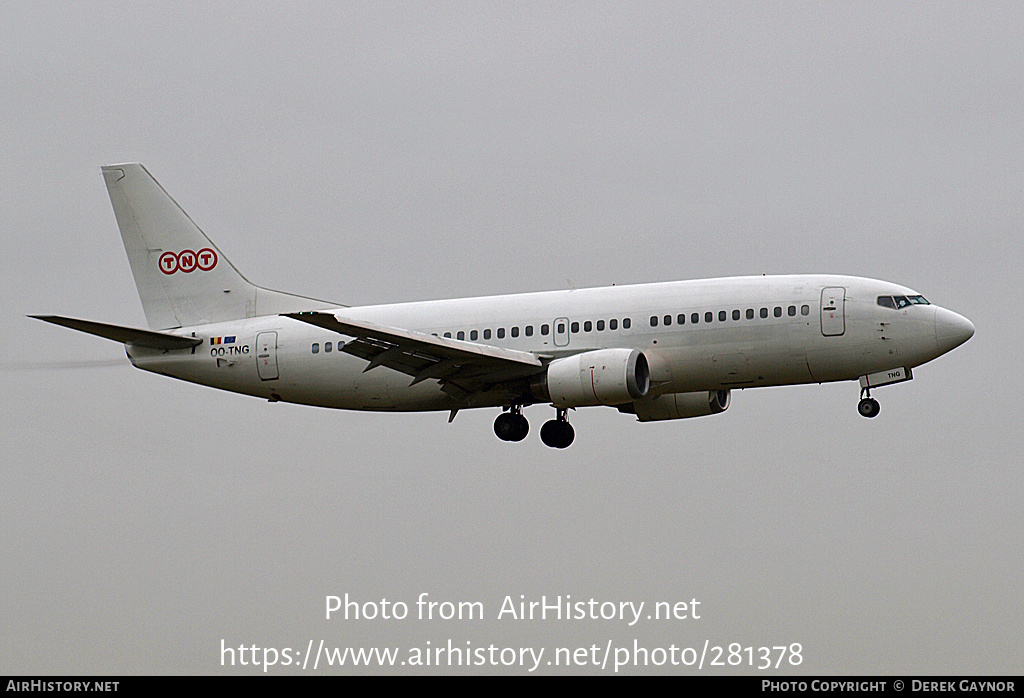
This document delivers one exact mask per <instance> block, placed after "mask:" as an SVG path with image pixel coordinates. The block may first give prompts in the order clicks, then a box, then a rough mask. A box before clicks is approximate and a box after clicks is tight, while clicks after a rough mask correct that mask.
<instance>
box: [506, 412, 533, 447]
mask: <svg viewBox="0 0 1024 698" xmlns="http://www.w3.org/2000/svg"><path fill="white" fill-rule="evenodd" d="M512 421H513V423H514V424H515V433H514V434H513V435H512V438H510V439H509V441H522V440H523V439H525V438H526V435H527V434H529V433H530V422H529V421H527V419H526V417H524V416H523V415H521V414H516V415H512Z"/></svg>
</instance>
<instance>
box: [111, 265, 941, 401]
mask: <svg viewBox="0 0 1024 698" xmlns="http://www.w3.org/2000/svg"><path fill="white" fill-rule="evenodd" d="M879 296H906V297H913V296H916V294H915V292H914V291H912V290H911V289H908V288H906V287H903V286H899V285H896V284H892V283H889V282H885V281H877V280H873V279H865V278H860V277H850V276H833V275H793V276H751V277H735V278H723V279H705V280H694V281H677V282H666V283H654V284H642V285H631V286H609V287H603V288H588V289H579V290H570V291H549V292H540V293H526V294H515V295H505V296H489V297H479V298H460V299H450V300H439V301H423V302H414V303H396V304H389V305H375V306H364V307H356V308H338V309H337V312H339V313H344V315H345V316H347V317H349V318H354V319H357V320H365V321H369V322H373V323H376V324H380V325H387V326H394V327H405V328H409V329H412V330H417V331H419V332H423V333H428V334H433V335H438V336H442V337H451V338H456V339H462V340H463V341H469V342H474V343H480V344H487V345H492V346H500V347H506V348H510V349H517V350H520V351H525V352H531V353H534V354H537V355H542V356H545V357H551V358H558V357H562V356H568V355H572V354H578V353H581V352H586V351H591V350H595V349H602V348H612V347H617V348H629V349H638V350H641V351H642V352H643V353H644V355H645V356H646V357H647V360H648V362H649V364H650V372H651V395H652V396H656V395H660V394H665V393H689V392H696V391H712V390H722V389H731V388H748V387H762V386H777V385H793V384H800V383H824V382H829V381H841V380H856V379H857V378H858V377H860V376H864V375H867V374H873V373H876V372H879V371H885V370H889V369H895V368H899V367H904V368H913V367H915V366H919V365H920V364H923V363H925V362H926V361H930V360H931V359H934V358H935V357H937V356H939V355H940V354H942V353H944V352H945V351H948V349H949V348H950V347H945V348H944V347H943V345H942V341H943V340H942V334H943V331H944V330H943V327H944V323H945V324H949V323H953V324H956V322H957V320H956V318H959V316H957V315H956V314H955V313H951V312H950V311H946V310H944V309H942V308H939V307H938V306H935V305H931V304H927V305H922V304H910V305H906V306H905V307H903V308H898V309H897V308H889V307H883V306H880V305H879V304H878V300H877V299H878V297H879ZM652 318H657V320H656V323H657V324H656V325H655V324H654V322H653V321H652ZM666 320H667V322H666ZM599 328H600V329H599ZM950 331H952V330H950ZM173 333H174V334H179V335H183V336H195V337H197V338H201V339H203V343H202V344H201V345H200V346H198V347H195V348H193V349H188V350H176V351H162V350H155V349H146V348H142V347H134V346H129V356H130V358H131V360H132V363H133V364H134V365H135V366H137V367H139V368H141V369H144V370H148V371H153V372H156V373H160V374H163V375H167V376H173V377H175V378H180V379H183V380H187V381H191V382H195V383H202V384H205V385H210V386H213V387H217V388H221V389H223V390H230V391H233V392H238V393H244V394H247V395H255V396H260V397H265V398H269V399H273V400H282V401H285V402H294V403H301V404H308V405H318V406H322V407H332V408H343V409H355V410H387V411H425V410H451V409H458V408H461V407H466V406H467V405H466V404H465V403H464V402H460V401H457V400H454V399H453V398H452V397H451V396H450V395H448V394H447V393H445V392H443V391H442V390H441V389H440V386H439V385H438V383H437V382H436V381H423V382H420V383H418V384H416V385H413V386H411V387H410V385H409V382H410V381H409V377H408V376H406V375H404V374H402V373H399V372H396V371H392V370H388V369H387V368H383V367H380V368H376V369H375V370H370V371H365V369H366V367H367V362H366V361H365V360H363V359H361V358H359V357H356V356H352V355H350V354H347V353H345V352H341V351H339V349H340V346H341V345H342V344H344V342H345V338H344V337H342V336H340V335H338V334H337V333H335V332H331V331H328V330H324V329H321V328H319V327H315V326H311V325H308V324H306V323H302V322H298V321H296V320H293V319H291V318H288V317H284V316H281V315H273V316H265V317H254V318H248V319H244V320H235V321H231V322H221V323H215V324H205V325H201V326H196V327H187V328H182V329H179V330H174V331H173ZM947 334H949V332H947ZM513 335H514V336H513ZM225 340H227V341H225ZM503 401H504V398H503V397H502V396H500V395H497V394H495V395H493V396H489V395H488V393H486V392H484V393H481V394H480V395H478V396H476V399H475V401H474V402H473V404H471V405H469V406H473V407H486V406H501V405H502V403H503Z"/></svg>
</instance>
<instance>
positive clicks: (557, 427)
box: [540, 419, 576, 448]
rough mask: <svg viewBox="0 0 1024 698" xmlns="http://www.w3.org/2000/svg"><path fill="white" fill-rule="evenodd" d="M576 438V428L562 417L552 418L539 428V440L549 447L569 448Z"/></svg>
mask: <svg viewBox="0 0 1024 698" xmlns="http://www.w3.org/2000/svg"><path fill="white" fill-rule="evenodd" d="M575 438H576V430H575V429H573V428H572V425H571V424H569V422H567V421H565V420H564V419H552V420H551V421H549V422H545V423H544V426H542V427H541V428H540V440H541V441H543V442H544V445H545V446H550V447H551V448H569V446H570V445H571V444H572V441H573V439H575Z"/></svg>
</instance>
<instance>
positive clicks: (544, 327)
mask: <svg viewBox="0 0 1024 698" xmlns="http://www.w3.org/2000/svg"><path fill="white" fill-rule="evenodd" d="M540 333H541V334H542V335H544V336H545V337H546V336H547V334H548V326H547V325H541V326H540Z"/></svg>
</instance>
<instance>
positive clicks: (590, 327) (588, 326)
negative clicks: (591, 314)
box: [583, 320, 594, 332]
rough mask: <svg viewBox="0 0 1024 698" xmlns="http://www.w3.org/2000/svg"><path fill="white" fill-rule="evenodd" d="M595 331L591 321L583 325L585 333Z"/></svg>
mask: <svg viewBox="0 0 1024 698" xmlns="http://www.w3.org/2000/svg"><path fill="white" fill-rule="evenodd" d="M593 329H594V323H592V322H591V321H590V320H587V321H586V322H584V323H583V331H584V332H590V331H592V330H593Z"/></svg>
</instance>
